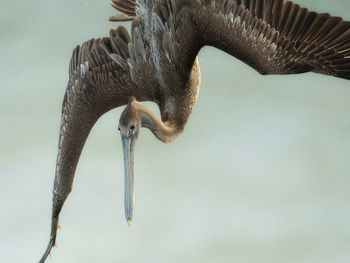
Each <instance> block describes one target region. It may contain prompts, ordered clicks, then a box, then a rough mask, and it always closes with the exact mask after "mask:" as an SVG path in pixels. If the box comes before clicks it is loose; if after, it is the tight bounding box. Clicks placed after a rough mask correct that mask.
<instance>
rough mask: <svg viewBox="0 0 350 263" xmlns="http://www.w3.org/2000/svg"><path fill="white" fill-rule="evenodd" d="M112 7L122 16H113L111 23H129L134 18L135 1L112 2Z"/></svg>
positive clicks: (116, 0) (113, 0)
mask: <svg viewBox="0 0 350 263" xmlns="http://www.w3.org/2000/svg"><path fill="white" fill-rule="evenodd" d="M112 6H113V7H114V8H115V9H117V10H118V11H119V12H122V13H123V15H118V16H113V17H111V18H110V20H111V21H129V20H132V18H133V17H135V16H136V1H135V0H112Z"/></svg>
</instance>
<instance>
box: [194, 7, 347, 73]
mask: <svg viewBox="0 0 350 263" xmlns="http://www.w3.org/2000/svg"><path fill="white" fill-rule="evenodd" d="M193 3H194V4H193V13H194V15H193V17H194V23H195V24H196V26H197V27H198V29H199V35H200V36H201V37H203V39H204V42H205V43H204V44H207V45H213V46H216V47H218V48H220V49H223V50H225V51H226V52H228V53H230V54H232V55H234V56H236V57H237V58H239V59H241V60H242V61H244V62H245V63H247V64H249V65H250V66H252V67H253V68H255V69H256V70H258V71H259V72H261V73H263V74H294V73H301V72H307V71H315V72H318V73H322V74H327V75H333V76H336V77H341V78H346V79H350V22H347V21H343V20H342V18H340V17H333V16H331V15H329V14H318V13H316V12H310V11H308V9H306V8H303V7H301V6H299V5H297V4H295V3H293V2H290V1H284V0H194V1H193Z"/></svg>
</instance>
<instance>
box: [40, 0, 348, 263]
mask: <svg viewBox="0 0 350 263" xmlns="http://www.w3.org/2000/svg"><path fill="white" fill-rule="evenodd" d="M112 5H113V6H114V7H115V8H116V9H117V10H119V11H120V12H122V14H119V15H117V16H114V17H111V20H113V21H128V20H132V29H131V37H130V36H129V33H128V32H127V30H126V29H125V28H124V27H121V26H120V27H118V28H117V29H116V30H111V32H110V36H109V37H106V38H101V39H92V40H90V41H87V42H85V43H84V44H83V45H82V46H81V47H77V48H76V49H75V50H74V51H73V56H72V60H71V64H70V77H69V83H68V87H67V91H66V95H65V98H64V102H63V110H62V120H61V129H60V138H59V148H58V157H57V166H56V176H55V183H54V191H53V211H52V228H51V236H50V242H49V246H48V248H47V250H46V252H45V254H44V256H43V257H42V259H41V260H40V262H44V261H45V259H46V257H47V256H48V254H49V253H50V250H51V248H52V246H53V245H54V243H55V239H56V233H57V225H58V217H59V213H60V211H61V209H62V206H63V204H64V202H65V200H66V198H67V196H68V194H69V193H70V191H71V188H72V183H73V178H74V173H75V169H76V167H77V163H78V160H79V156H80V153H81V151H82V148H83V146H84V143H85V140H86V138H87V136H88V134H89V132H90V130H91V128H92V126H93V125H94V123H95V122H96V121H97V120H98V118H99V117H100V116H101V115H103V114H104V113H105V112H107V111H109V110H110V109H113V108H116V107H119V106H122V105H126V104H128V106H127V107H126V109H125V110H124V112H123V114H122V116H121V118H120V123H119V129H120V132H121V135H122V139H123V147H124V157H125V173H126V177H125V180H126V181H125V188H126V190H125V193H126V195H125V205H126V211H125V212H126V217H127V220H128V221H131V219H132V204H133V155H132V151H133V148H134V140H136V138H137V135H138V133H139V129H140V128H141V127H145V128H148V129H150V130H151V131H152V132H153V133H154V135H155V136H156V137H157V138H158V139H160V140H161V141H164V142H168V141H171V140H173V139H175V138H176V136H178V135H179V134H180V133H181V131H182V130H183V129H184V127H185V125H186V122H187V121H188V118H189V116H190V114H191V111H192V108H193V106H194V103H195V101H196V98H197V95H198V92H199V85H200V70H199V64H198V61H197V60H196V56H197V54H198V52H199V50H200V49H201V48H202V47H203V46H205V45H209V46H214V47H217V48H219V49H221V50H223V51H225V52H227V53H229V54H231V55H233V56H235V57H237V58H239V59H241V60H242V61H244V62H245V63H247V64H248V65H250V66H251V67H253V68H254V69H256V70H257V71H258V72H260V73H261V74H296V73H303V72H308V71H314V72H318V73H322V74H327V75H332V76H335V77H340V78H345V79H350V22H347V21H343V20H342V19H341V18H339V17H332V16H331V15H329V14H317V13H315V12H310V11H308V10H307V9H305V8H302V7H300V6H299V5H297V4H295V3H292V2H290V1H284V0H154V1H152V0H112ZM142 101H153V102H155V103H157V104H158V106H159V109H160V113H161V120H159V119H158V118H157V117H156V116H155V115H153V114H152V113H151V112H150V111H149V110H147V109H146V108H145V107H144V106H142V104H141V103H140V102H142Z"/></svg>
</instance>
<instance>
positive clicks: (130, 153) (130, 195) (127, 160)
mask: <svg viewBox="0 0 350 263" xmlns="http://www.w3.org/2000/svg"><path fill="white" fill-rule="evenodd" d="M122 142H123V152H124V206H125V217H126V221H127V222H128V224H129V225H131V222H132V218H133V212H134V202H135V194H134V144H135V143H134V142H135V140H134V139H133V138H129V137H127V136H122Z"/></svg>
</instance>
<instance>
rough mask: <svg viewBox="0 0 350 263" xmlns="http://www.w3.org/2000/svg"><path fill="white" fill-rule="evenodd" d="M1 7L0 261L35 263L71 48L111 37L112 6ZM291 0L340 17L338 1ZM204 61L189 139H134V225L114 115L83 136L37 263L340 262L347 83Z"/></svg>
mask: <svg viewBox="0 0 350 263" xmlns="http://www.w3.org/2000/svg"><path fill="white" fill-rule="evenodd" d="M0 1H1V2H0V36H1V37H0V38H1V41H0V72H1V73H0V74H1V86H0V89H1V96H0V121H1V122H0V125H1V129H0V131H1V136H0V147H1V151H0V200H1V205H0V262H1V263H22V262H37V261H38V259H39V258H40V256H41V254H42V252H43V251H44V249H45V247H46V244H47V241H48V237H49V228H50V216H51V192H52V186H53V178H54V167H55V160H56V151H57V139H58V129H59V121H60V107H61V101H62V98H63V94H64V91H65V86H66V82H67V77H68V63H69V59H70V55H71V51H72V49H73V47H74V46H75V45H77V44H79V43H82V42H83V41H84V40H87V39H89V38H92V37H95V36H103V35H107V34H108V30H109V28H110V27H113V26H116V25H115V24H112V23H110V22H108V21H107V18H108V16H110V15H113V14H114V10H113V9H112V8H110V6H109V1H108V0H105V1H98V0H94V1H92V0H84V1H83V0H75V1H69V0H61V1H44V0H32V1H20V2H18V1H10V0H0ZM298 2H300V3H301V4H304V5H306V6H308V7H313V6H314V8H313V9H316V10H318V11H327V12H331V13H333V14H335V15H339V16H343V17H344V18H346V19H348V20H350V16H349V10H350V4H349V1H347V0H334V1H332V2H330V1H326V0H323V1H311V0H308V1H307V0H303V1H301V0H300V1H298ZM315 7H316V8H315ZM200 62H201V66H202V75H203V81H202V89H201V92H200V96H199V100H198V103H197V105H196V107H195V109H194V112H193V115H192V116H191V119H190V122H189V124H188V126H187V128H186V130H185V132H184V133H183V134H182V135H181V136H180V138H179V139H178V140H177V141H176V142H174V143H172V144H167V145H164V144H162V143H160V142H158V141H157V140H156V139H155V138H154V137H153V136H152V135H151V134H150V133H149V132H148V131H143V132H142V134H141V137H140V139H139V143H138V145H137V156H136V194H137V204H136V216H135V221H134V226H133V227H132V228H131V229H130V228H128V227H127V224H126V222H125V220H124V214H123V163H122V147H121V142H120V138H119V135H118V134H117V121H118V118H119V114H120V112H121V109H117V110H114V111H111V112H109V113H108V114H106V116H104V117H103V118H102V119H101V120H100V121H99V122H98V123H97V125H96V126H95V128H94V129H93V131H92V133H91V136H90V137H89V139H88V142H87V144H86V147H85V149H84V152H83V154H82V157H81V160H80V164H79V167H78V170H77V174H76V180H75V184H74V190H73V192H72V194H71V195H70V197H69V199H68V201H67V202H66V205H65V207H64V209H63V211H62V214H61V225H62V230H60V231H59V236H58V248H57V249H54V250H53V252H52V254H51V256H50V258H49V260H48V261H47V262H52V263H53V262H65V263H69V262H86V263H88V262H123V263H132V262H143V263H147V262H152V263H156V262H159V263H163V262H167V263H172V262H174V263H175V262H176V263H178V262H201V263H206V262H208V263H209V262H216V263H221V262H240V263H253V262H259V263H265V262H266V263H274V262H276V263H280V262H283V263H288V262H293V263H294V262H305V263H323V262H327V263H329V262H332V263H333V262H337V263H344V262H350V250H349V248H350V191H349V186H350V154H349V152H350V103H349V102H350V82H349V81H345V80H341V79H336V78H332V77H327V76H321V75H316V74H312V73H310V74H305V75H298V76H267V77H263V76H260V75H258V74H257V73H256V72H255V71H253V70H252V69H250V68H249V67H247V66H246V65H244V64H243V63H241V62H239V61H237V60H236V59H233V58H231V57H229V56H228V55H225V54H224V53H222V52H220V51H218V50H215V49H213V48H205V49H204V50H202V51H201V53H200ZM150 106H151V107H152V108H153V109H155V107H154V105H150Z"/></svg>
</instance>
